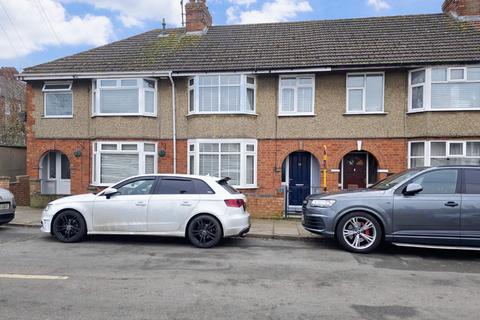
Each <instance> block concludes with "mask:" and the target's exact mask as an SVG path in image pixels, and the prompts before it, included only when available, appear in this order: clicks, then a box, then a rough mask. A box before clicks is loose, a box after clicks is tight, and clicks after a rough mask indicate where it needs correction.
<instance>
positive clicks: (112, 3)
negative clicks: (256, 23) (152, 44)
mask: <svg viewBox="0 0 480 320" xmlns="http://www.w3.org/2000/svg"><path fill="white" fill-rule="evenodd" d="M61 1H63V2H65V3H67V2H68V3H72V2H76V3H84V4H89V5H91V6H93V7H94V8H96V9H103V10H108V11H112V12H114V13H116V14H117V18H118V19H119V20H120V21H121V22H122V24H123V25H124V26H125V27H141V26H143V25H144V24H145V22H147V21H157V22H158V25H160V24H161V22H162V19H163V18H165V19H166V22H167V23H168V24H169V25H174V26H179V25H180V24H181V22H182V15H181V7H180V0H163V1H162V0H61ZM239 1H251V0H239ZM187 2H188V0H184V3H187Z"/></svg>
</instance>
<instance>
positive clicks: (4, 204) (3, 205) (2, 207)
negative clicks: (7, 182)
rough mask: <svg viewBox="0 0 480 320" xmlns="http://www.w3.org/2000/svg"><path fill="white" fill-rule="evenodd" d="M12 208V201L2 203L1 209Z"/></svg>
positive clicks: (0, 204)
mask: <svg viewBox="0 0 480 320" xmlns="http://www.w3.org/2000/svg"><path fill="white" fill-rule="evenodd" d="M8 208H10V203H8V202H7V203H0V210H5V209H8Z"/></svg>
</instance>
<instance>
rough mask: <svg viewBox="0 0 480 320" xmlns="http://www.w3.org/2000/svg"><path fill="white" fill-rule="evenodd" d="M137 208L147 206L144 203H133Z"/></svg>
mask: <svg viewBox="0 0 480 320" xmlns="http://www.w3.org/2000/svg"><path fill="white" fill-rule="evenodd" d="M135 205H136V206H137V207H145V206H146V205H147V204H146V203H145V202H137V203H135Z"/></svg>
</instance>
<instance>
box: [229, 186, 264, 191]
mask: <svg viewBox="0 0 480 320" xmlns="http://www.w3.org/2000/svg"><path fill="white" fill-rule="evenodd" d="M233 187H234V188H235V189H238V190H255V189H258V187H257V186H252V187H238V186H233Z"/></svg>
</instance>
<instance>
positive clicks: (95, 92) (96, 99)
mask: <svg viewBox="0 0 480 320" xmlns="http://www.w3.org/2000/svg"><path fill="white" fill-rule="evenodd" d="M122 80H136V81H137V85H136V86H127V87H122V86H121V82H122ZM144 80H148V81H153V82H154V83H155V87H154V88H145V87H144V85H143V81H144ZM101 81H116V85H115V86H111V87H106V88H104V87H100V83H101ZM135 88H136V89H137V90H138V112H133V113H132V112H115V113H104V112H100V107H101V106H100V101H101V100H100V99H101V91H102V90H119V89H135ZM147 91H148V92H153V113H151V112H146V111H145V93H146V92H147ZM157 115H158V81H157V79H155V78H98V79H93V80H92V117H118V116H141V117H157Z"/></svg>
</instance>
